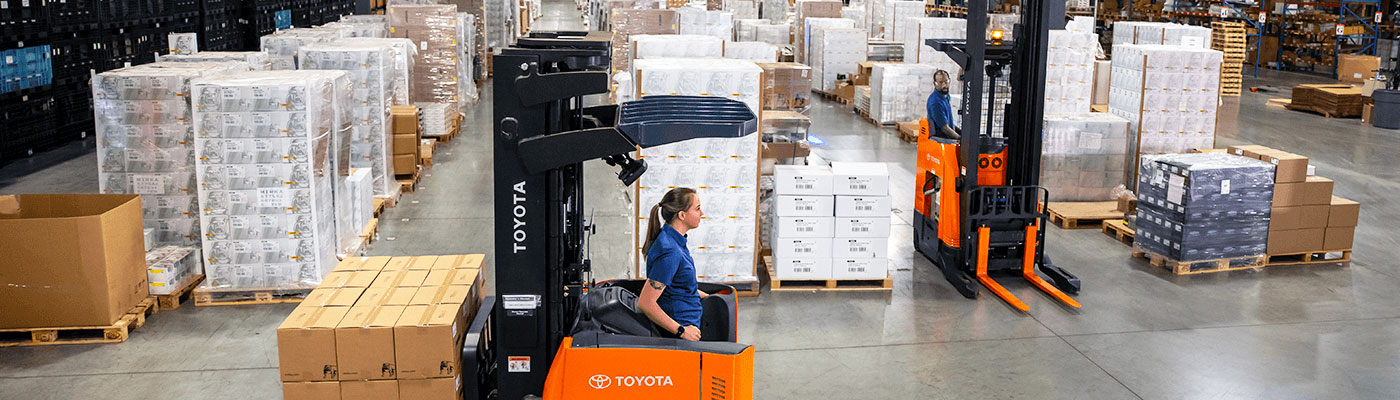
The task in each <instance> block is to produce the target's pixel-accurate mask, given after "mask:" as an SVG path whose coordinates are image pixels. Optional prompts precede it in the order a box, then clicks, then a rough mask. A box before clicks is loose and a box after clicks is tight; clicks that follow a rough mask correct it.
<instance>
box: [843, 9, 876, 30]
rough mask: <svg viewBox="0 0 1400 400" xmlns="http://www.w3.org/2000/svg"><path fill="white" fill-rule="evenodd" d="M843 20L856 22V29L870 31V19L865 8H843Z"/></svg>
mask: <svg viewBox="0 0 1400 400" xmlns="http://www.w3.org/2000/svg"><path fill="white" fill-rule="evenodd" d="M841 18H845V19H849V20H852V21H855V22H856V25H855V27H856V29H870V28H869V26H868V24H869V22H870V18H869V17H867V16H866V15H865V8H864V7H843V8H841Z"/></svg>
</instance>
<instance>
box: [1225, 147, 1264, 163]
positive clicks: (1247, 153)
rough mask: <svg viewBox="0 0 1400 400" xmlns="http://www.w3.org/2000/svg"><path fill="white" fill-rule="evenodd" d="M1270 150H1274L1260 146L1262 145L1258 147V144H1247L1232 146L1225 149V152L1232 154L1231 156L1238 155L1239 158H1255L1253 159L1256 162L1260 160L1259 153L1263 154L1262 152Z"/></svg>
mask: <svg viewBox="0 0 1400 400" xmlns="http://www.w3.org/2000/svg"><path fill="white" fill-rule="evenodd" d="M1268 150H1272V149H1270V148H1268V147H1264V146H1260V145H1257V144H1246V145H1239V146H1230V147H1227V148H1225V151H1226V152H1228V153H1230V154H1234V155H1237V156H1244V157H1249V158H1253V159H1256V160H1257V159H1259V152H1261V151H1268Z"/></svg>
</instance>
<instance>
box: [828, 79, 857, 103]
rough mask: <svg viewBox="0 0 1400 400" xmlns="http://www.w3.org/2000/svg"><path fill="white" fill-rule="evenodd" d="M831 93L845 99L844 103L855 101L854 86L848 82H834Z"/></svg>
mask: <svg viewBox="0 0 1400 400" xmlns="http://www.w3.org/2000/svg"><path fill="white" fill-rule="evenodd" d="M831 94H834V95H836V97H839V98H841V99H842V100H845V101H846V104H855V102H856V87H855V85H852V84H851V83H850V82H845V81H841V82H836V90H832V93H831Z"/></svg>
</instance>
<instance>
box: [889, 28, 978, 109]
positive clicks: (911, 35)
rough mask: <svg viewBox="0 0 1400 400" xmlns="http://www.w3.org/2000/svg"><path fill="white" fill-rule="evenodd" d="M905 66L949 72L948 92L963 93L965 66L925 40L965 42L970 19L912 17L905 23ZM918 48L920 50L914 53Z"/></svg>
mask: <svg viewBox="0 0 1400 400" xmlns="http://www.w3.org/2000/svg"><path fill="white" fill-rule="evenodd" d="M902 29H904V30H905V31H906V32H905V33H904V63H905V64H923V65H928V66H932V67H933V68H934V70H935V71H937V70H943V71H945V72H947V73H948V91H949V92H950V93H953V94H958V93H962V80H961V79H959V76H961V75H962V74H961V71H962V67H960V66H958V63H956V62H953V59H952V58H950V57H948V55H947V54H944V53H943V52H941V51H938V50H934V49H933V46H929V45H928V44H927V43H926V42H925V41H926V39H964V38H966V37H967V20H965V19H962V18H909V19H906V20H905V21H904V26H903V28H902ZM915 49H917V50H915Z"/></svg>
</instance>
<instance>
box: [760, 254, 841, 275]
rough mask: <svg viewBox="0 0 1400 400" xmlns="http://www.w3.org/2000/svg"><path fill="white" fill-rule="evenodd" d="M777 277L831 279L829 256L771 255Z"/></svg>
mask: <svg viewBox="0 0 1400 400" xmlns="http://www.w3.org/2000/svg"><path fill="white" fill-rule="evenodd" d="M773 273H774V274H776V275H778V276H777V277H776V278H778V279H831V259H830V258H801V257H794V258H779V257H773Z"/></svg>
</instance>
